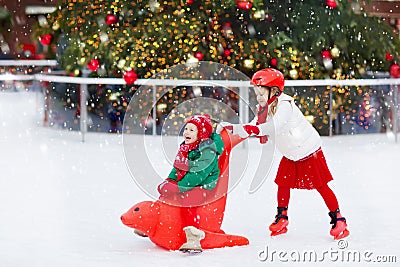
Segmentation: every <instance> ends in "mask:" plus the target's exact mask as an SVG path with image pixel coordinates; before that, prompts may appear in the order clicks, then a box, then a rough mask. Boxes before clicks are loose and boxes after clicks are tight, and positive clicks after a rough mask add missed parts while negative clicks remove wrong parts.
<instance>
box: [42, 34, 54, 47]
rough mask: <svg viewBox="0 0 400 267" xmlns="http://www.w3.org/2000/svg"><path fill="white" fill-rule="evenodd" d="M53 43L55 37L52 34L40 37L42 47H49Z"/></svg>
mask: <svg viewBox="0 0 400 267" xmlns="http://www.w3.org/2000/svg"><path fill="white" fill-rule="evenodd" d="M52 41H53V35H52V34H51V33H48V34H43V35H40V37H39V42H40V43H41V44H42V45H49V44H51V42H52Z"/></svg>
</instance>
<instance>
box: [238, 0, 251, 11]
mask: <svg viewBox="0 0 400 267" xmlns="http://www.w3.org/2000/svg"><path fill="white" fill-rule="evenodd" d="M236 5H237V7H238V8H239V9H242V10H249V9H250V8H251V7H252V6H253V3H252V2H250V1H246V0H236Z"/></svg>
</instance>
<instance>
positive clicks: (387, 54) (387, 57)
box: [385, 52, 393, 61]
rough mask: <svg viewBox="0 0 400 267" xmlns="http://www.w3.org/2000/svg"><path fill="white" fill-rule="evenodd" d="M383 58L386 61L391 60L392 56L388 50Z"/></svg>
mask: <svg viewBox="0 0 400 267" xmlns="http://www.w3.org/2000/svg"><path fill="white" fill-rule="evenodd" d="M385 58H386V60H387V61H392V60H393V56H392V54H390V53H389V52H386V57H385Z"/></svg>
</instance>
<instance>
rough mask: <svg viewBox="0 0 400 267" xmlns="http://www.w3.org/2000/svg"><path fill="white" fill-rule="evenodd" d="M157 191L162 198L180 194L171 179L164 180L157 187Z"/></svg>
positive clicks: (176, 185)
mask: <svg viewBox="0 0 400 267" xmlns="http://www.w3.org/2000/svg"><path fill="white" fill-rule="evenodd" d="M157 190H158V192H159V193H160V195H163V196H167V195H171V194H177V193H179V192H180V191H179V188H178V184H177V183H176V182H175V181H173V180H171V179H166V180H165V181H164V182H162V183H161V184H159V185H158V187H157Z"/></svg>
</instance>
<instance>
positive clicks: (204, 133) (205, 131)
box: [186, 114, 213, 141]
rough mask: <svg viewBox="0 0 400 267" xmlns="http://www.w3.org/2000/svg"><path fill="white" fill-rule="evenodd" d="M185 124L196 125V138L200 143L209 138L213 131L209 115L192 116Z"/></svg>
mask: <svg viewBox="0 0 400 267" xmlns="http://www.w3.org/2000/svg"><path fill="white" fill-rule="evenodd" d="M186 123H193V124H194V125H196V127H197V130H198V133H197V138H198V139H199V140H200V141H203V140H206V139H208V138H210V135H211V133H212V131H213V127H212V123H211V120H210V115H208V114H204V115H194V116H192V117H191V118H190V119H188V120H187V121H186Z"/></svg>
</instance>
